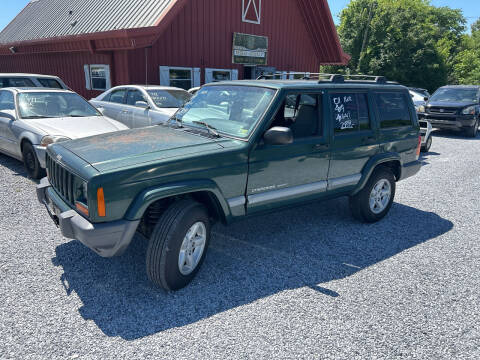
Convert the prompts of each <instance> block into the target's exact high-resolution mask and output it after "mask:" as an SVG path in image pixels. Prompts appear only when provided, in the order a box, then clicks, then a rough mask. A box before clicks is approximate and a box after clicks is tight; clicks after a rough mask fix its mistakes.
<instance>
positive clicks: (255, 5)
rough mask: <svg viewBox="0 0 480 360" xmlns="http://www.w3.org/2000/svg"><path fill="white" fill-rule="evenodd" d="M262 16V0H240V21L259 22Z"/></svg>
mask: <svg viewBox="0 0 480 360" xmlns="http://www.w3.org/2000/svg"><path fill="white" fill-rule="evenodd" d="M261 17H262V0H242V21H243V22H247V23H252V24H260V20H261Z"/></svg>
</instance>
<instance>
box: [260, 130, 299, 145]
mask: <svg viewBox="0 0 480 360" xmlns="http://www.w3.org/2000/svg"><path fill="white" fill-rule="evenodd" d="M263 140H264V141H265V144H268V145H288V144H291V143H293V133H292V130H291V129H290V128H287V127H281V126H275V127H272V128H271V129H269V130H267V131H266V132H265V134H264V135H263Z"/></svg>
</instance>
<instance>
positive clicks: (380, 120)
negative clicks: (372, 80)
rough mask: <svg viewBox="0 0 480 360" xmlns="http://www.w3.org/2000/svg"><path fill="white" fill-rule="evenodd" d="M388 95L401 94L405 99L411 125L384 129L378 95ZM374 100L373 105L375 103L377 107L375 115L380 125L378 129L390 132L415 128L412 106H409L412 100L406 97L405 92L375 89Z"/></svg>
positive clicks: (373, 92)
mask: <svg viewBox="0 0 480 360" xmlns="http://www.w3.org/2000/svg"><path fill="white" fill-rule="evenodd" d="M388 93H393V94H400V95H401V96H402V97H403V100H404V101H405V105H406V108H407V112H408V117H409V119H410V124H409V125H402V126H390V127H382V117H381V116H380V115H381V113H380V108H379V106H378V102H377V94H388ZM372 98H373V103H374V106H375V115H376V117H377V123H378V124H377V125H378V129H379V130H380V131H389V130H395V129H406V128H410V127H414V126H415V121H414V118H413V117H412V111H411V109H410V106H409V102H411V98H409V97H408V96H406V94H405V91H401V90H393V89H385V90H381V89H375V90H374V91H372Z"/></svg>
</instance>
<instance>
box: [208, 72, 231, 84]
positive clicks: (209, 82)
mask: <svg viewBox="0 0 480 360" xmlns="http://www.w3.org/2000/svg"><path fill="white" fill-rule="evenodd" d="M234 70H235V69H217V68H215V69H214V68H205V84H211V83H214V82H220V81H232V80H234V79H233V72H234ZM209 71H211V72H212V81H207V74H208V72H209ZM215 71H218V72H220V71H221V72H228V73H229V74H230V79H229V80H217V81H215V80H213V73H214V72H215Z"/></svg>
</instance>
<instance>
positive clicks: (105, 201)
mask: <svg viewBox="0 0 480 360" xmlns="http://www.w3.org/2000/svg"><path fill="white" fill-rule="evenodd" d="M224 104H226V105H224ZM420 140H421V139H420V136H419V125H418V121H417V116H416V114H415V109H414V107H413V103H412V101H411V100H410V95H409V93H408V89H407V88H405V87H403V86H401V85H395V84H393V83H389V82H386V81H385V80H384V79H383V78H378V79H377V81H346V80H344V77H343V76H341V75H335V76H332V77H331V78H329V79H327V80H324V81H319V82H317V81H285V80H283V81H276V80H263V81H255V80H252V81H230V82H222V83H212V84H208V85H205V86H204V87H202V89H201V90H200V91H199V92H198V93H197V95H196V96H195V97H193V98H192V100H191V101H190V102H189V103H187V104H186V105H185V107H183V108H182V109H180V110H179V111H178V112H177V113H176V115H175V117H174V118H172V119H171V121H169V122H168V123H166V124H164V125H162V126H153V127H148V128H143V129H133V130H127V131H121V132H117V133H114V134H105V135H100V136H95V137H90V138H86V139H80V140H74V141H69V142H65V143H59V144H54V145H52V146H50V147H49V148H48V150H47V153H48V155H47V166H48V169H49V171H48V175H49V177H48V179H47V178H44V179H42V181H41V184H40V185H39V186H38V187H37V196H38V200H39V201H40V203H42V204H45V205H46V209H47V210H48V212H49V213H50V215H51V217H52V219H53V220H54V221H55V222H56V223H57V224H58V225H59V227H60V229H61V231H62V234H63V235H64V236H65V237H66V238H72V239H78V240H80V241H81V242H82V243H83V244H85V245H86V246H88V247H89V248H90V249H92V250H93V251H94V252H96V253H97V254H99V255H101V256H104V257H111V256H115V255H119V254H121V253H122V252H123V251H124V250H125V249H126V248H127V247H128V245H129V244H130V242H131V241H132V238H133V235H134V233H135V232H136V231H139V232H141V233H143V234H144V235H145V236H146V237H149V238H150V241H149V245H148V249H147V254H146V265H147V266H146V269H147V274H148V276H149V278H150V280H151V281H153V282H154V283H155V284H157V285H159V286H162V287H164V288H165V289H169V290H176V289H180V288H182V287H184V286H185V285H187V284H188V283H189V282H190V281H191V280H192V279H193V277H194V276H195V274H196V273H197V271H198V269H199V267H200V265H201V264H202V262H203V260H204V258H205V254H206V251H207V248H208V244H209V242H210V229H211V226H212V223H213V222H215V221H221V222H224V223H226V224H228V223H230V222H232V221H235V220H238V219H242V218H244V217H245V216H250V215H257V214H261V213H264V212H270V211H273V210H278V209H280V208H282V207H288V206H292V205H296V204H301V203H305V202H310V201H314V200H321V199H326V198H332V197H339V196H349V198H350V207H351V209H352V213H353V215H354V217H355V218H357V219H359V220H361V221H364V222H375V221H379V220H380V219H382V218H383V217H384V216H385V215H387V213H388V212H389V210H390V207H391V205H392V202H393V199H394V196H395V189H396V186H397V182H398V181H400V180H403V179H405V178H408V177H410V176H413V175H415V174H416V173H417V172H418V171H419V170H420V167H421V163H420V162H419V161H418V158H419V155H420ZM59 159H60V160H59ZM64 179H68V180H67V181H65V180H64ZM72 188H73V189H77V191H76V192H74V193H72V192H71V191H70V190H69V189H72ZM325 230H326V231H327V232H328V229H325Z"/></svg>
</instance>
